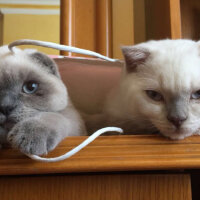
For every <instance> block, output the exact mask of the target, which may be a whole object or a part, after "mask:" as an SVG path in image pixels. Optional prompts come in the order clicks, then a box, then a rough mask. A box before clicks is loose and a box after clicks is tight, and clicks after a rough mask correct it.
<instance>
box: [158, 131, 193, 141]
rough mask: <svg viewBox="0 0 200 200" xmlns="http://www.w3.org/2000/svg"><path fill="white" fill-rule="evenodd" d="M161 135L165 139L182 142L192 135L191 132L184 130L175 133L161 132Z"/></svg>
mask: <svg viewBox="0 0 200 200" xmlns="http://www.w3.org/2000/svg"><path fill="white" fill-rule="evenodd" d="M161 134H162V135H164V136H165V137H167V138H170V139H172V140H182V139H184V138H186V137H189V136H192V135H194V133H193V132H192V131H188V130H187V131H186V130H175V131H170V132H169V131H167V132H165V131H161Z"/></svg>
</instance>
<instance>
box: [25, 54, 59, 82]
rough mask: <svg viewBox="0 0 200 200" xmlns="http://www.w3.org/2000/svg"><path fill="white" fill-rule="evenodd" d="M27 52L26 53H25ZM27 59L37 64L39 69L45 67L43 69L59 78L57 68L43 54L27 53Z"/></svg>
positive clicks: (51, 60)
mask: <svg viewBox="0 0 200 200" xmlns="http://www.w3.org/2000/svg"><path fill="white" fill-rule="evenodd" d="M27 52H28V51H27ZM28 54H29V57H30V58H31V59H32V60H33V61H34V62H36V63H38V64H39V65H40V66H41V67H45V69H46V70H47V71H48V72H49V73H52V74H53V75H55V76H57V77H59V78H60V74H59V71H58V67H57V65H56V63H55V62H54V61H53V59H51V58H50V57H49V56H47V55H46V54H44V53H41V52H38V51H32V52H31V51H29V53H28Z"/></svg>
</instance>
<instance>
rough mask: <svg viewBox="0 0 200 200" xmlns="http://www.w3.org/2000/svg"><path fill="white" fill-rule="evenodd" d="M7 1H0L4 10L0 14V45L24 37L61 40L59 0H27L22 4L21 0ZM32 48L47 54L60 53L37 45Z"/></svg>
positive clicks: (51, 40) (56, 41)
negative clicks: (51, 0) (52, 0)
mask: <svg viewBox="0 0 200 200" xmlns="http://www.w3.org/2000/svg"><path fill="white" fill-rule="evenodd" d="M7 2H8V3H6V4H5V3H4V4H3V3H1V1H0V11H1V12H2V15H0V45H4V44H8V43H10V42H12V41H14V40H18V39H24V38H26V39H35V40H43V41H50V42H55V43H59V42H60V36H59V35H60V34H59V30H60V27H59V26H60V19H59V17H60V15H59V14H58V13H59V2H58V1H54V2H53V4H52V5H48V4H47V3H45V2H48V1H44V0H43V1H41V4H40V2H39V1H37V3H36V1H34V0H32V1H29V0H27V4H21V3H19V2H20V1H16V2H15V3H12V2H13V1H7ZM9 2H10V3H9ZM56 2H58V4H56ZM19 9H21V11H19ZM54 11H55V12H54ZM32 48H37V49H38V50H42V51H43V52H44V53H47V54H56V55H57V54H59V51H57V50H53V49H47V48H43V47H36V46H34V47H32Z"/></svg>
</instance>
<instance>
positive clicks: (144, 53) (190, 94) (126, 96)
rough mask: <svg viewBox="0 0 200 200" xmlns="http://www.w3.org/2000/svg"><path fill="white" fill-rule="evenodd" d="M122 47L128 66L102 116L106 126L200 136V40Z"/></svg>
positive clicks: (131, 131) (172, 135)
mask: <svg viewBox="0 0 200 200" xmlns="http://www.w3.org/2000/svg"><path fill="white" fill-rule="evenodd" d="M122 52H123V55H124V59H125V66H124V68H123V70H122V76H121V80H120V84H119V86H118V87H116V89H114V90H113V91H112V92H111V94H109V97H108V98H107V102H106V105H105V108H104V114H103V115H102V116H103V117H102V116H101V117H100V118H101V120H104V125H106V126H107V125H109V126H113V125H114V126H119V127H121V128H123V129H124V131H125V133H126V134H146V133H156V132H160V133H161V134H162V135H164V136H166V137H168V138H170V139H175V140H179V139H184V138H185V137H188V136H191V135H194V134H198V135H199V134H200V42H195V41H192V40H186V39H179V40H170V39H165V40H159V41H148V42H144V43H141V44H138V45H135V46H124V47H122ZM100 118H99V119H98V120H99V121H100ZM98 120H97V121H98ZM101 125H102V124H101Z"/></svg>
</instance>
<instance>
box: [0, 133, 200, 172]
mask: <svg viewBox="0 0 200 200" xmlns="http://www.w3.org/2000/svg"><path fill="white" fill-rule="evenodd" d="M84 139H86V137H84V136H81V137H70V138H67V139H66V140H64V141H63V142H62V143H61V144H60V145H59V146H58V147H57V148H56V149H55V150H54V151H53V152H52V153H50V154H49V157H54V156H59V155H62V154H64V153H65V152H67V151H69V150H70V149H72V148H73V147H75V146H76V145H78V144H80V143H81V142H82V141H83V140H84ZM188 168H200V137H199V136H193V137H189V138H187V139H185V140H181V141H171V140H168V139H166V138H164V137H161V136H153V135H141V136H139V135H136V136H101V137H100V138H98V139H97V140H96V141H94V142H93V143H91V144H90V145H89V146H87V147H86V148H84V149H83V150H81V151H80V152H79V153H77V154H76V155H74V156H73V157H71V158H69V159H68V160H65V161H62V162H57V163H41V162H37V161H33V160H31V159H30V158H28V157H26V156H25V155H23V154H21V153H20V152H18V151H16V150H13V149H9V148H8V149H3V150H1V152H0V175H12V174H48V173H69V172H106V171H132V170H162V169H188Z"/></svg>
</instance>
